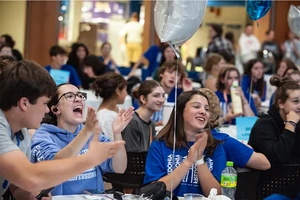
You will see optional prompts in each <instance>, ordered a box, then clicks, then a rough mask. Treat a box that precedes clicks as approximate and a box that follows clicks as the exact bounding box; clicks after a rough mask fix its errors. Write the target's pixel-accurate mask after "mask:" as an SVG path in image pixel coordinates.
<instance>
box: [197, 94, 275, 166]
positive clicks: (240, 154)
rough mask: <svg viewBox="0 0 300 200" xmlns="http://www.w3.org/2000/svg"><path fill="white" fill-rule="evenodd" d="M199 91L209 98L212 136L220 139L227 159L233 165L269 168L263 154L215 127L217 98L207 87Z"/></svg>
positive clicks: (218, 113)
mask: <svg viewBox="0 0 300 200" xmlns="http://www.w3.org/2000/svg"><path fill="white" fill-rule="evenodd" d="M199 91H200V92H202V93H203V94H204V95H205V96H206V97H207V99H209V105H210V120H209V124H210V127H211V128H212V136H213V137H214V138H215V139H217V140H220V141H222V142H221V145H222V146H223V148H224V150H225V153H226V159H227V161H233V163H234V166H235V167H240V168H244V167H249V168H252V169H258V170H267V169H269V168H270V167H271V165H270V162H269V161H268V159H267V158H266V156H265V155H264V154H262V153H256V152H255V151H253V149H252V148H250V147H249V146H247V145H245V144H243V143H241V142H240V141H238V140H236V139H235V138H233V137H230V136H229V135H228V134H225V133H220V132H218V131H217V130H216V129H215V128H217V127H218V126H219V117H220V116H221V115H222V109H221V107H220V102H219V98H218V97H217V95H216V94H215V93H214V92H213V91H211V90H209V89H207V88H201V89H199Z"/></svg>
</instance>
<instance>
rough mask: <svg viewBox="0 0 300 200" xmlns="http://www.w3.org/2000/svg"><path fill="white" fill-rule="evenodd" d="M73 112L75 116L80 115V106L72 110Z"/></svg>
mask: <svg viewBox="0 0 300 200" xmlns="http://www.w3.org/2000/svg"><path fill="white" fill-rule="evenodd" d="M73 112H74V113H76V114H80V115H82V106H76V107H75V108H74V109H73Z"/></svg>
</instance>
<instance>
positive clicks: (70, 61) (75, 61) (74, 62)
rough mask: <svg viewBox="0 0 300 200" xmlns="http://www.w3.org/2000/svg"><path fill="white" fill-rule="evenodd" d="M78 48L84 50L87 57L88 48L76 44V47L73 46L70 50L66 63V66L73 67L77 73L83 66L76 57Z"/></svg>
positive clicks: (81, 44)
mask: <svg viewBox="0 0 300 200" xmlns="http://www.w3.org/2000/svg"><path fill="white" fill-rule="evenodd" d="M80 47H83V48H84V50H85V53H86V56H88V55H89V50H88V48H87V47H86V46H85V44H83V43H77V44H76V45H74V47H73V48H72V51H71V53H70V54H69V59H68V62H67V64H68V65H71V66H73V67H74V68H75V69H76V71H79V69H82V67H83V65H82V63H80V60H79V58H78V56H77V50H78V49H79V48H80Z"/></svg>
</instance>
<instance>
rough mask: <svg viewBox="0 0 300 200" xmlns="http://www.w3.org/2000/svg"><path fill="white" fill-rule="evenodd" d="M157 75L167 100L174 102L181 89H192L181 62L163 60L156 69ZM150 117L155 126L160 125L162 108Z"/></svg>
mask: <svg viewBox="0 0 300 200" xmlns="http://www.w3.org/2000/svg"><path fill="white" fill-rule="evenodd" d="M177 65H178V68H177ZM176 69H178V71H177V72H178V79H177V81H178V84H177V86H178V87H177V96H175V94H176V92H175V91H176V90H175V84H176ZM158 76H159V80H160V84H161V86H162V87H163V89H164V90H165V92H166V94H167V95H168V98H167V102H170V103H174V102H175V99H176V98H177V97H178V96H179V95H180V94H181V93H182V92H183V91H189V90H192V89H193V86H192V81H191V80H190V79H188V78H187V77H186V72H185V67H184V66H183V65H182V64H181V63H177V61H171V62H165V63H164V64H163V65H162V66H161V67H160V68H159V69H158ZM152 119H153V121H154V122H155V125H156V126H159V125H162V119H163V110H160V111H158V112H155V113H154V115H153V117H152Z"/></svg>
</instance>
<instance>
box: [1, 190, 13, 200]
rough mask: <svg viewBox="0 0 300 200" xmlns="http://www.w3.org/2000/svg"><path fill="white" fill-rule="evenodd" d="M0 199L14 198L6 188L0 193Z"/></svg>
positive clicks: (10, 199) (11, 199)
mask: <svg viewBox="0 0 300 200" xmlns="http://www.w3.org/2000/svg"><path fill="white" fill-rule="evenodd" d="M0 199H1V197H0ZM2 199H3V200H15V198H14V197H13V195H12V193H11V192H10V189H9V188H8V189H7V190H6V192H5V193H4V194H3V195H2Z"/></svg>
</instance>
